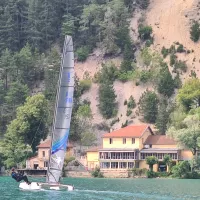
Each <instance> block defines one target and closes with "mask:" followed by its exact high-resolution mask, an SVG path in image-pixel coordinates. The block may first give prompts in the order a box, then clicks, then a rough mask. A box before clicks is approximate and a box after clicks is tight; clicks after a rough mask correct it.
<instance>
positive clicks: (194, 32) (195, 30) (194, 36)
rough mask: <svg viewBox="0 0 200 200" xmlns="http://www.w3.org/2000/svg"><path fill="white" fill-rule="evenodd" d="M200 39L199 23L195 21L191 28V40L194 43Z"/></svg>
mask: <svg viewBox="0 0 200 200" xmlns="http://www.w3.org/2000/svg"><path fill="white" fill-rule="evenodd" d="M199 37H200V26H199V23H198V22H197V21H194V22H193V24H192V26H191V27H190V39H191V40H192V41H194V42H197V41H198V40H199Z"/></svg>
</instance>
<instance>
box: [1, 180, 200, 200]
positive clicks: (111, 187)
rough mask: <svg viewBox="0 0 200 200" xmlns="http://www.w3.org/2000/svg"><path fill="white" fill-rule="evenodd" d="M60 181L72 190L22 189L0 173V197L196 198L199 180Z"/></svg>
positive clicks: (90, 199) (39, 199)
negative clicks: (71, 185)
mask: <svg viewBox="0 0 200 200" xmlns="http://www.w3.org/2000/svg"><path fill="white" fill-rule="evenodd" d="M30 180H31V181H45V179H44V178H42V179H34V178H30ZM62 183H64V184H73V185H74V186H75V191H72V192H68V191H53V190H43V191H23V190H20V189H19V188H18V186H19V184H18V183H17V182H15V181H14V180H13V179H12V178H11V177H0V200H8V199H9V200H10V199H11V200H12V199H13V200H36V199H37V200H64V199H68V200H146V199H147V200H194V199H199V200H200V180H178V179H86V178H64V179H63V180H62Z"/></svg>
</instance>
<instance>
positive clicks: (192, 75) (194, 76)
mask: <svg viewBox="0 0 200 200" xmlns="http://www.w3.org/2000/svg"><path fill="white" fill-rule="evenodd" d="M190 76H191V77H192V78H196V77H197V74H196V72H195V71H193V70H191V72H190Z"/></svg>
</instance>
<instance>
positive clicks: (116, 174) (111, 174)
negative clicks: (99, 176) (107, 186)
mask: <svg viewBox="0 0 200 200" xmlns="http://www.w3.org/2000/svg"><path fill="white" fill-rule="evenodd" d="M101 172H102V173H103V176H104V177H105V178H128V177H129V176H128V171H127V170H126V171H109V170H103V171H101Z"/></svg>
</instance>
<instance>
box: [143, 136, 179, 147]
mask: <svg viewBox="0 0 200 200" xmlns="http://www.w3.org/2000/svg"><path fill="white" fill-rule="evenodd" d="M144 144H147V145H148V144H152V145H176V142H175V141H174V140H173V139H171V138H169V137H167V136H166V135H150V136H148V138H147V139H146V141H145V142H144Z"/></svg>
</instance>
